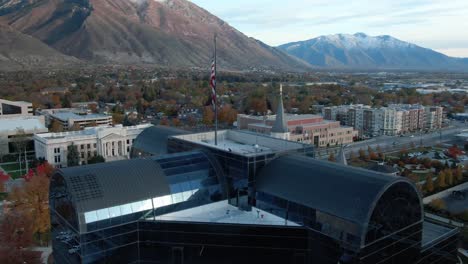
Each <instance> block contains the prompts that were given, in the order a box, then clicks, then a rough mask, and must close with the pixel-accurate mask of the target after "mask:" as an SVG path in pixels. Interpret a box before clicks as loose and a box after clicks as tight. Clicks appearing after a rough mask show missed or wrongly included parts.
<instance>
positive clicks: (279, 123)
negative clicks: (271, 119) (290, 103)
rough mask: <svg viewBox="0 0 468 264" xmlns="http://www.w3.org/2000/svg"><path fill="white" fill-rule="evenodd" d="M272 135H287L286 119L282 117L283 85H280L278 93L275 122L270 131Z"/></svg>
mask: <svg viewBox="0 0 468 264" xmlns="http://www.w3.org/2000/svg"><path fill="white" fill-rule="evenodd" d="M271 132H272V133H288V132H289V130H288V123H287V122H286V117H285V115H284V105H283V84H281V85H280V92H279V101H278V107H277V110H276V120H275V124H274V125H273V128H272V129H271Z"/></svg>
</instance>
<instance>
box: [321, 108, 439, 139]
mask: <svg viewBox="0 0 468 264" xmlns="http://www.w3.org/2000/svg"><path fill="white" fill-rule="evenodd" d="M322 114H323V117H324V119H327V120H336V121H340V122H341V124H342V125H348V126H352V127H353V128H354V129H356V130H357V131H358V132H359V136H360V137H362V136H378V135H392V136H394V135H400V134H405V133H412V132H417V131H422V130H427V129H438V128H440V127H441V126H442V120H443V108H442V107H438V106H429V107H424V106H422V105H411V104H392V105H389V106H388V107H382V108H371V107H370V106H364V105H343V106H333V107H325V108H324V109H323V111H322ZM344 116H346V118H343V117H344Z"/></svg>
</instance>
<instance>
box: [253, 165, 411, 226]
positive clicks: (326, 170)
mask: <svg viewBox="0 0 468 264" xmlns="http://www.w3.org/2000/svg"><path fill="white" fill-rule="evenodd" d="M399 182H405V183H407V184H409V185H411V186H412V189H414V191H415V192H417V191H416V188H414V185H413V184H412V183H411V182H409V181H408V180H406V179H404V178H402V177H396V176H389V175H387V174H382V173H377V172H373V171H368V170H364V169H360V168H353V167H349V166H344V165H341V164H338V163H332V162H327V161H320V160H315V159H312V158H308V157H304V156H285V157H280V158H278V159H276V160H273V161H272V162H270V163H269V164H267V165H266V166H265V167H264V168H263V169H262V170H261V171H260V173H259V176H258V179H257V191H261V192H265V193H268V194H271V195H274V196H278V197H280V198H282V199H285V200H289V201H292V202H295V203H298V204H302V205H304V206H307V207H310V208H313V209H316V210H320V211H322V212H325V213H327V214H330V215H334V216H336V217H339V218H342V219H345V220H348V221H351V222H354V223H356V224H358V225H360V226H362V227H364V228H366V225H367V224H368V221H369V218H370V215H371V214H372V211H373V209H374V206H375V204H376V203H377V201H378V200H379V198H380V197H381V196H382V195H383V193H385V191H386V190H387V189H388V188H389V187H390V186H392V185H393V184H396V183H399Z"/></svg>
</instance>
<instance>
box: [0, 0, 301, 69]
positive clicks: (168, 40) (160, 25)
mask: <svg viewBox="0 0 468 264" xmlns="http://www.w3.org/2000/svg"><path fill="white" fill-rule="evenodd" d="M1 21H3V22H4V23H7V24H9V25H10V26H11V27H13V28H14V29H16V30H18V31H20V32H22V33H24V34H27V35H31V36H33V37H35V38H37V39H39V40H40V41H42V42H44V43H46V44H47V45H49V46H50V47H53V48H54V49H56V50H58V51H60V52H62V53H63V54H66V55H69V56H74V57H77V58H79V59H81V60H85V61H89V62H93V63H104V64H106V63H110V64H155V65H160V66H168V67H185V68H188V67H202V68H207V67H209V65H210V61H211V57H212V55H213V36H214V34H215V33H216V34H218V54H219V66H220V68H224V69H236V70H251V69H281V70H306V69H308V68H309V67H310V65H308V64H307V63H305V62H303V61H301V60H299V59H297V58H295V57H293V56H290V55H288V54H287V53H285V52H283V51H281V50H279V49H276V48H273V47H270V46H267V45H266V44H264V43H261V42H260V41H258V40H255V39H253V38H249V37H247V36H245V35H244V34H242V33H241V32H239V31H237V30H236V29H234V28H232V27H231V26H229V25H228V24H227V23H226V22H224V21H222V20H221V19H219V18H217V17H216V16H213V15H212V14H210V13H209V12H207V11H206V10H204V9H202V8H200V7H198V6H196V5H195V4H193V3H191V2H190V1H187V0H0V22H1Z"/></svg>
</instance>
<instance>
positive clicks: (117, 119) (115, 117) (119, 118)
mask: <svg viewBox="0 0 468 264" xmlns="http://www.w3.org/2000/svg"><path fill="white" fill-rule="evenodd" d="M124 119H125V115H124V114H121V113H113V114H112V123H113V124H114V125H119V124H122V123H123V121H124Z"/></svg>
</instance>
